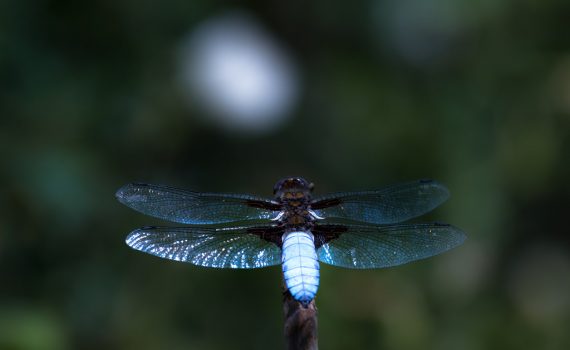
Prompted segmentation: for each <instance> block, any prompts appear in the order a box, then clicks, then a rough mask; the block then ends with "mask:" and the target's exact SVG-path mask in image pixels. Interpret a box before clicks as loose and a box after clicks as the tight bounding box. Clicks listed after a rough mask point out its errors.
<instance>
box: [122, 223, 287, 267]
mask: <svg viewBox="0 0 570 350" xmlns="http://www.w3.org/2000/svg"><path fill="white" fill-rule="evenodd" d="M249 229H250V228H249V227H247V228H246V227H228V228H212V227H143V228H140V229H137V230H135V231H133V232H131V233H130V234H129V235H128V236H127V239H126V242H127V244H128V245H129V246H130V247H131V248H134V249H136V250H140V251H141V252H145V253H148V254H152V255H155V256H158V257H160V258H165V259H170V260H176V261H182V262H188V263H191V264H194V265H199V266H207V267H217V268H235V269H253V268H258V267H266V266H272V265H278V264H280V263H281V249H279V247H278V246H277V245H276V244H274V243H271V242H268V241H266V240H264V239H262V238H261V237H260V236H258V235H255V234H251V233H248V230H249Z"/></svg>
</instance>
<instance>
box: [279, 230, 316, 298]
mask: <svg viewBox="0 0 570 350" xmlns="http://www.w3.org/2000/svg"><path fill="white" fill-rule="evenodd" d="M281 260H282V263H283V265H282V266H283V277H284V279H285V284H286V285H287V288H288V289H289V292H290V293H291V295H292V296H293V298H295V299H296V300H298V301H299V302H301V303H302V304H303V305H308V304H309V303H310V302H311V300H313V299H314V298H315V294H317V289H318V288H319V262H318V260H317V252H316V250H315V242H314V237H313V235H312V234H311V233H310V232H304V231H293V232H288V233H285V234H284V235H283V246H282V255H281Z"/></svg>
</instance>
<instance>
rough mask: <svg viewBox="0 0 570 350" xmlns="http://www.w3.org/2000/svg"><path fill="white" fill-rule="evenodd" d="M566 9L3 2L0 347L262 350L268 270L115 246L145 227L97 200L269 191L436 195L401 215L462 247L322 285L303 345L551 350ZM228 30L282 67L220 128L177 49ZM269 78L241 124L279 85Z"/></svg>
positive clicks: (564, 134)
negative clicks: (249, 37) (307, 187)
mask: <svg viewBox="0 0 570 350" xmlns="http://www.w3.org/2000/svg"><path fill="white" fill-rule="evenodd" d="M569 13H570V3H569V2H567V1H563V0H547V1H530V0H526V1H525V0H522V1H509V0H494V1H490V0H486V1H479V2H470V1H450V0H435V1H421V0H401V1H398V0H384V1H352V2H348V3H343V2H339V3H331V2H328V1H313V2H298V1H293V2H291V1H289V2H283V1H245V2H230V1H215V2H212V1H205V0H194V1H165V2H153V1H92V2H78V1H49V0H17V1H16V0H3V1H2V2H0V156H1V157H2V166H1V168H0V180H1V181H2V183H3V184H4V185H3V186H2V190H1V191H0V193H1V197H0V349H279V348H282V347H283V346H284V342H283V340H282V309H281V308H282V306H281V290H280V278H281V277H280V273H281V272H280V268H278V267H274V268H267V269H261V270H250V271H247V270H216V269H206V268H198V267H194V266H191V265H188V264H182V263H176V262H171V261H167V260H161V259H158V258H155V257H152V256H150V255H145V254H142V253H139V252H136V251H134V250H131V249H129V248H128V247H127V246H126V245H125V243H124V238H125V236H126V235H127V234H128V232H130V231H131V230H132V229H134V228H137V227H140V226H144V225H152V224H155V225H156V224H164V223H163V222H160V221H159V220H156V219H153V218H150V217H145V216H143V215H140V214H138V213H135V212H134V211H132V210H130V209H128V208H126V207H124V206H122V205H120V204H119V203H118V202H117V201H116V200H115V198H114V192H115V191H116V189H118V188H119V187H120V186H121V185H123V184H126V183H129V182H133V181H139V182H149V183H162V184H169V185H172V186H178V187H184V188H191V189H194V190H198V191H216V192H222V191H225V192H244V193H252V194H257V195H262V196H270V195H271V189H272V186H273V184H274V182H275V181H277V180H278V179H279V178H281V177H284V176H287V175H301V176H304V177H306V178H308V179H310V180H311V181H314V182H315V184H316V193H317V194H318V193H326V192H333V191H344V190H362V189H374V188H380V187H382V186H385V185H388V184H391V183H397V182H403V181H408V180H413V179H418V178H434V179H437V180H439V181H441V182H443V183H445V184H446V185H447V186H448V187H449V189H450V191H451V194H452V197H451V199H450V200H449V201H448V202H447V203H446V204H444V205H443V206H442V207H441V208H439V209H437V210H436V211H434V213H433V214H430V215H428V216H427V217H425V218H422V219H424V220H439V221H445V222H449V223H452V224H454V225H456V226H458V227H461V228H462V229H464V230H465V232H467V234H468V237H469V238H468V241H467V242H466V243H465V244H464V245H463V246H462V247H460V248H458V249H455V250H454V251H452V252H449V253H446V254H444V255H441V256H438V257H435V258H432V259H429V260H425V261H421V262H417V263H413V264H409V265H405V266H401V267H397V268H391V269H385V270H375V271H352V270H343V269H338V268H333V267H330V266H324V265H323V266H322V267H321V286H320V290H319V293H318V296H317V305H318V307H319V322H320V324H319V335H320V338H319V342H320V346H321V348H322V349H348V348H352V349H449V350H455V349H467V350H470V349H568V348H570V333H569V332H568V330H569V329H570V238H569V237H570V230H569V229H568V221H567V217H568V213H569V209H570V206H569V205H568V200H569V199H570V196H569V194H570V182H569V181H568V179H569V175H570V161H569V160H570V159H569V158H568V154H569V153H570V137H569V136H570V133H569V130H570V25H569V22H568V18H569V17H568V14H569ZM224 16H225V17H224ZM227 16H230V17H231V16H237V17H239V18H241V21H242V22H240V23H242V24H243V23H253V24H254V25H253V26H254V29H253V31H254V32H255V33H258V34H259V35H258V36H260V37H262V39H263V40H265V41H264V42H265V43H271V45H274V47H277V48H278V49H277V51H275V52H274V55H277V56H279V55H282V57H286V59H284V60H285V61H286V64H285V66H286V67H289V68H290V69H289V70H287V69H285V70H284V71H283V72H284V73H283V74H284V76H285V77H289V80H287V81H289V83H290V86H289V88H290V93H289V95H288V96H289V97H288V98H289V100H287V101H288V102H286V103H282V105H281V107H279V106H278V107H275V106H273V105H270V106H269V107H268V108H269V109H266V110H264V111H262V112H259V113H257V112H255V113H257V114H255V113H254V112H251V110H246V111H245V112H243V113H242V114H241V115H233V114H232V113H233V112H232V110H234V109H235V108H230V112H227V111H226V112H224V113H219V112H216V111H213V109H212V108H214V109H215V107H216V106H217V105H216V103H214V106H213V107H212V105H211V102H210V107H208V105H207V102H204V101H203V97H204V94H205V93H206V92H202V95H200V94H199V93H196V92H192V91H193V90H192V89H198V90H199V89H200V87H199V86H198V87H197V88H196V87H195V86H194V85H196V84H198V85H200V84H199V82H198V83H196V81H197V78H196V76H197V75H196V74H199V73H200V72H198V73H196V72H194V73H192V74H190V75H188V74H185V73H184V72H185V71H186V70H187V69H190V68H188V67H191V65H190V66H188V62H187V61H188V60H191V59H194V58H192V57H194V56H192V55H193V52H194V51H192V50H197V49H196V47H195V46H192V45H191V44H190V46H188V44H187V43H188V40H190V42H193V41H192V40H193V39H192V38H193V35H194V34H193V33H195V30H196V28H199V27H200V26H202V24H203V23H211V22H208V21H212V20H214V21H215V20H216V19H218V20H220V21H222V22H223V21H224V18H228V17H227ZM220 18H221V19H220ZM222 22H216V23H222ZM228 32H229V33H231V32H237V33H238V34H239V30H238V31H232V30H230V31H226V33H228ZM223 35H226V34H223ZM223 35H222V36H223ZM228 35H229V34H228ZM236 35H237V34H236ZM256 35H257V34H256ZM254 36H255V35H254ZM189 38H190V39H189ZM263 40H262V41H263ZM229 41H230V42H236V40H235V39H231V40H229ZM271 45H270V46H271ZM266 46H267V45H266ZM187 47H190V48H189V49H188V48H187ZM188 50H189V51H188ZM256 50H257V49H255V45H253V48H251V50H250V51H248V52H250V53H251V54H252V55H253V56H255V55H257V54H256V52H258V51H256ZM259 50H260V51H259V55H263V50H264V45H260V48H259ZM184 52H190V53H189V54H188V55H190V56H187V55H186V54H185V53H184ZM269 56H270V59H268V62H270V63H271V62H273V61H272V59H273V58H275V57H273V56H271V55H269ZM188 57H190V58H188ZM224 57H225V59H229V61H230V62H233V61H232V59H233V57H232V55H225V56H224ZM271 57H273V58H271ZM279 57H281V56H279ZM208 62H209V61H208ZM287 62H288V63H287ZM272 67H273V66H272V65H271V64H269V68H270V69H269V70H266V71H265V73H263V72H262V71H260V72H258V71H256V70H255V69H257V68H256V67H255V65H253V68H251V67H250V68H249V69H250V71H248V72H249V73H248V74H245V75H243V74H242V75H239V74H238V75H237V77H238V78H239V77H242V78H243V77H244V76H245V77H253V76H257V74H259V75H260V76H261V75H263V74H267V71H269V72H272V71H279V65H278V64H277V66H276V67H273V68H274V69H273V68H272ZM238 68H239V67H238ZM251 69H253V70H251ZM213 70H214V71H218V70H217V69H216V68H215V67H214V69H213ZM236 79H237V78H236ZM240 79H241V78H240ZM198 80H199V79H198ZM269 81H270V84H269V86H270V88H267V85H261V86H264V87H265V88H263V89H258V90H259V91H258V92H260V94H258V95H255V94H253V95H252V96H253V97H252V99H253V100H252V101H253V102H251V101H250V103H253V107H252V108H254V107H255V106H257V105H256V103H261V102H263V101H266V100H267V99H266V95H264V94H263V93H264V92H265V91H273V90H272V89H273V88H274V87H275V86H277V87H279V86H281V85H280V84H284V83H283V82H282V81H280V80H269ZM222 83H223V82H222ZM224 84H225V85H227V87H228V89H230V92H231V91H232V90H231V89H235V88H236V87H237V89H238V90H240V87H243V86H242V85H240V84H242V82H239V81H236V82H235V85H234V84H233V83H232V82H231V80H230V83H229V84H227V82H226V83H223V84H222V85H224ZM189 86H194V88H189ZM216 86H218V85H216ZM216 86H214V92H216V91H218V89H219V86H218V87H216ZM191 90H192V91H191ZM256 91H257V90H256ZM276 91H277V92H278V89H277V90H276ZM291 91H292V92H291ZM238 92H239V91H238ZM242 92H243V91H242ZM254 92H255V91H254ZM207 93H208V94H209V95H208V96H209V97H210V98H213V101H216V100H217V99H219V100H220V103H223V98H224V97H223V96H222V95H220V96H217V95H216V94H215V93H214V94H212V91H209V92H207ZM220 93H221V92H220ZM277 94H278V93H277ZM250 97H251V96H250ZM248 98H249V97H248ZM238 102H239V101H238ZM283 106H285V107H283ZM230 107H231V106H230ZM272 108H274V109H272ZM278 108H281V109H280V110H279V109H278ZM248 113H249V114H248ZM240 116H241V117H244V116H245V121H243V120H242V121H240V123H241V124H240V125H239V126H236V124H235V123H234V124H232V123H233V122H232V120H233V119H232V118H234V119H235V118H238V117H240ZM249 117H251V118H250V119H248V118H249ZM264 118H265V119H264ZM271 118H273V119H271ZM267 120H269V122H267ZM272 120H273V121H274V122H272ZM263 123H266V124H267V125H269V126H263V127H258V126H259V125H262V124H263ZM263 125H265V124H263Z"/></svg>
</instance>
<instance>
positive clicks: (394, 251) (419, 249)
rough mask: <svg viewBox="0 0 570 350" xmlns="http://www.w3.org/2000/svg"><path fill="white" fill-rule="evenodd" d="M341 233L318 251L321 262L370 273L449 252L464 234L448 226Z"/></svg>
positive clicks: (354, 228) (367, 228) (348, 227)
mask: <svg viewBox="0 0 570 350" xmlns="http://www.w3.org/2000/svg"><path fill="white" fill-rule="evenodd" d="M343 229H344V230H345V232H344V233H341V234H340V235H339V236H338V238H335V239H332V240H330V241H329V242H328V243H325V244H323V245H322V246H321V247H320V248H319V249H317V255H318V257H319V260H320V261H321V262H324V263H326V264H330V265H335V266H340V267H346V268H353V269H371V268H380V267H389V266H396V265H401V264H405V263H408V262H411V261H414V260H419V259H424V258H428V257H430V256H434V255H437V254H440V253H443V252H445V251H448V250H450V249H452V248H454V247H456V246H458V245H460V244H461V243H463V241H465V238H466V236H465V233H463V232H462V231H461V230H460V229H458V228H456V227H453V226H451V225H447V224H440V223H427V224H400V225H388V226H374V225H343Z"/></svg>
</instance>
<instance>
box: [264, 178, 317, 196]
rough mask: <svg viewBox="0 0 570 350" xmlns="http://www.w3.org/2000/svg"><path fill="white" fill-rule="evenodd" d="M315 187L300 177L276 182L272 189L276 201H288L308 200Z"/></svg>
mask: <svg viewBox="0 0 570 350" xmlns="http://www.w3.org/2000/svg"><path fill="white" fill-rule="evenodd" d="M314 187H315V185H314V184H313V183H312V182H309V181H307V180H305V179H303V178H302V177H287V178H284V179H281V180H279V181H277V183H276V184H275V186H274V187H273V194H274V195H275V198H276V199H280V200H284V201H290V200H303V199H310V198H311V192H313V188H314Z"/></svg>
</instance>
